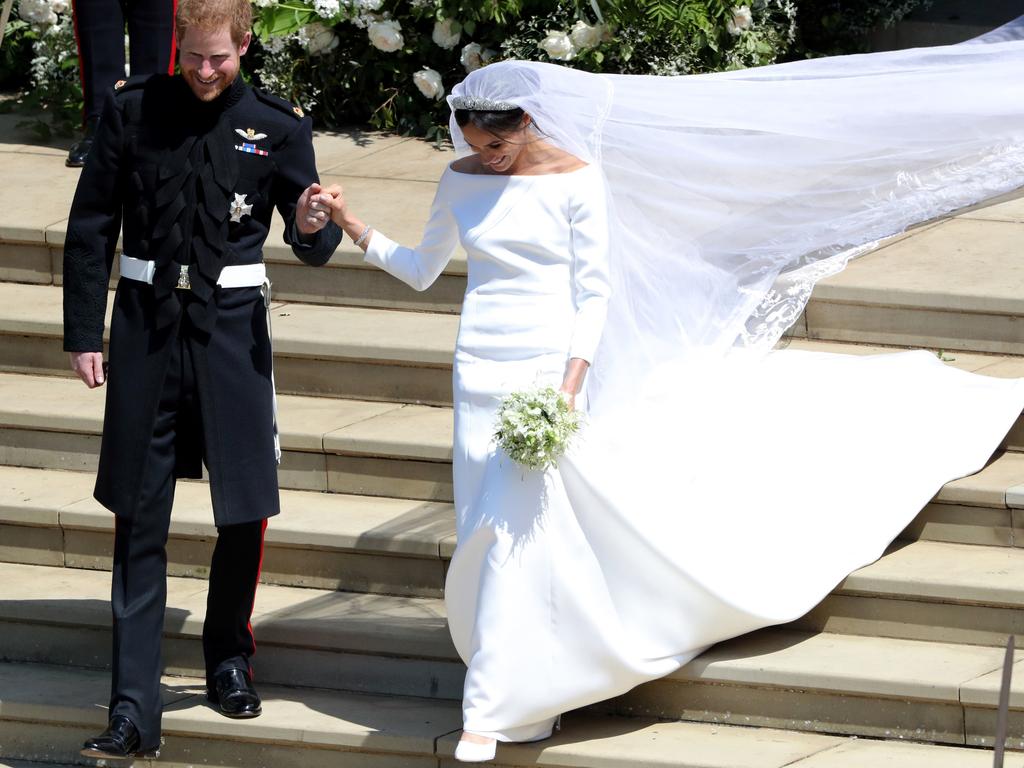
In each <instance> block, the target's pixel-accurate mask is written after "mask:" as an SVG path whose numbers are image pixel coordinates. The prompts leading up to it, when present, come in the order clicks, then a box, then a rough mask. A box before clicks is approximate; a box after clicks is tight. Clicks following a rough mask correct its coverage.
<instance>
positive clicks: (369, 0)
mask: <svg viewBox="0 0 1024 768" xmlns="http://www.w3.org/2000/svg"><path fill="white" fill-rule="evenodd" d="M351 2H352V8H353V10H355V11H356V12H357V13H372V12H373V11H379V10H380V7H381V6H382V5H384V0H351Z"/></svg>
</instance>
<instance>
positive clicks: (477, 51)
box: [459, 43, 484, 72]
mask: <svg viewBox="0 0 1024 768" xmlns="http://www.w3.org/2000/svg"><path fill="white" fill-rule="evenodd" d="M459 63H460V64H461V65H462V66H464V67H465V68H466V72H472V71H473V70H476V69H480V67H482V66H483V65H484V51H483V48H481V47H480V43H469V44H468V45H464V46H462V53H461V54H459Z"/></svg>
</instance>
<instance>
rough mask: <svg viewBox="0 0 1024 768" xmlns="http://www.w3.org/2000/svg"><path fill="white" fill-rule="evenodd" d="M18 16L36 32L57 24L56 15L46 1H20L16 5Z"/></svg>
mask: <svg viewBox="0 0 1024 768" xmlns="http://www.w3.org/2000/svg"><path fill="white" fill-rule="evenodd" d="M18 16H20V17H21V20H22V21H26V22H28V23H29V24H31V25H32V26H33V27H36V28H37V30H38V28H39V27H43V28H45V27H49V26H52V25H53V24H56V23H57V14H56V13H54V11H53V8H51V7H50V4H49V3H48V2H47V0H21V2H20V3H18Z"/></svg>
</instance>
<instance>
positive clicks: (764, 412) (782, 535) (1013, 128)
mask: <svg viewBox="0 0 1024 768" xmlns="http://www.w3.org/2000/svg"><path fill="white" fill-rule="evenodd" d="M1020 29H1021V27H1020V25H1017V26H1010V27H1008V28H1006V29H1005V30H1000V31H998V32H999V33H1000V35H1002V36H1001V37H1000V36H998V35H997V36H996V37H989V38H983V39H982V40H981V41H979V42H976V43H972V44H971V45H960V46H952V47H948V48H943V49H932V50H930V51H929V50H927V49H924V50H921V51H914V52H898V53H894V54H882V55H874V56H864V57H846V58H844V59H834V60H816V61H813V62H800V63H797V64H791V65H781V66H778V67H766V68H762V69H760V70H754V71H751V72H743V73H726V74H723V75H714V76H702V77H686V78H629V77H626V76H598V75H589V74H585V73H581V72H575V71H570V70H566V69H562V68H559V67H554V66H551V65H541V64H530V63H525V62H502V63H499V64H493V65H490V66H488V67H486V68H484V69H482V70H479V71H477V72H475V73H473V74H471V75H470V76H469V77H468V78H467V79H466V80H465V81H464V82H463V83H462V84H460V85H459V86H457V87H456V89H455V90H454V92H453V94H452V96H451V97H450V98H449V101H450V103H451V104H452V106H453V109H454V110H455V111H454V114H453V122H452V129H453V136H454V138H455V141H456V147H457V149H459V150H460V152H461V153H462V154H463V155H464V156H463V157H461V158H460V159H459V160H457V161H456V162H454V163H452V164H451V165H450V166H449V167H448V169H447V170H446V171H445V172H444V174H443V176H442V178H441V180H440V183H439V186H438V191H437V196H436V198H435V201H434V204H433V207H432V210H431V214H430V219H429V222H428V224H427V228H426V233H425V235H424V237H423V240H422V242H421V243H420V244H419V245H418V246H416V247H415V248H408V247H403V246H400V245H398V244H396V243H394V242H393V241H391V240H389V239H388V238H387V237H386V236H385V235H384V234H383V233H381V232H377V231H374V230H373V229H372V228H371V227H369V226H367V225H366V224H365V223H364V222H362V221H361V220H360V219H359V218H358V217H357V216H356V215H355V214H354V212H352V211H351V210H349V208H348V206H347V204H346V201H345V199H344V196H343V193H342V192H341V190H340V189H337V188H336V189H334V193H335V195H336V197H335V201H334V205H333V208H332V211H331V215H332V216H333V217H334V218H335V220H336V221H337V222H338V223H339V224H340V225H341V226H342V227H343V228H344V229H345V231H346V232H347V233H348V234H349V235H350V236H352V237H353V239H354V240H355V241H356V243H357V244H358V245H360V246H361V247H363V248H364V249H365V250H366V260H367V261H368V262H370V263H372V264H375V265H377V266H379V267H381V268H383V269H385V270H387V271H388V272H390V273H391V274H393V275H395V276H396V277H398V278H399V279H401V280H403V281H405V282H406V283H408V284H409V285H411V286H413V287H414V288H416V289H418V290H424V289H426V288H427V287H428V286H429V285H430V284H431V283H432V282H433V281H434V280H435V279H436V278H437V276H438V275H439V274H440V273H441V271H442V270H443V269H444V267H445V264H446V263H447V261H448V259H449V258H450V256H451V254H452V252H453V250H454V249H455V247H456V245H457V244H461V245H462V247H463V248H464V249H465V250H466V252H467V254H468V257H469V262H468V265H469V270H468V286H467V291H466V296H465V300H464V304H463V309H462V320H461V325H460V330H459V336H458V341H457V345H456V353H455V365H454V402H455V445H454V453H453V465H454V475H455V506H456V514H457V531H458V547H457V550H456V552H455V555H454V558H453V560H452V563H451V567H450V570H449V574H448V579H447V583H446V587H445V600H446V604H447V610H448V621H449V625H450V628H451V632H452V637H453V639H454V641H455V645H456V648H457V649H458V651H459V654H460V655H461V657H462V659H463V660H464V661H465V662H466V664H467V667H468V672H467V676H466V683H465V689H464V699H463V714H464V733H463V739H462V741H460V743H459V747H458V749H457V753H456V756H457V757H458V758H459V759H463V760H485V759H489V758H490V757H492V756H493V755H494V753H495V750H494V745H495V741H530V740H536V739H542V738H545V737H546V736H548V735H550V733H551V731H552V728H553V726H554V724H555V722H556V718H557V717H558V715H559V714H560V713H561V712H563V711H566V710H569V709H573V708H576V707H580V706H584V705H586V704H590V703H593V702H595V701H599V700H601V699H604V698H608V697H611V696H615V695H618V694H620V693H624V692H625V691H627V690H629V689H630V688H632V687H634V686H636V685H638V684H639V683H641V682H644V681H646V680H651V679H654V678H656V677H660V676H662V675H665V674H668V673H670V672H672V671H673V670H675V669H677V668H678V667H679V666H680V665H682V664H685V663H686V662H687V661H689V660H690V659H692V658H693V657H694V656H696V655H697V654H699V653H700V652H701V651H702V650H704V649H705V648H706V647H708V646H709V645H711V644H713V643H715V642H718V641H720V640H723V639H726V638H729V637H733V636H735V635H738V634H741V633H744V632H748V631H751V630H754V629H757V628H760V627H764V626H768V625H771V624H777V623H781V622H785V621H789V620H792V619H795V618H797V617H799V616H800V615H801V614H803V613H805V612H806V611H807V610H809V609H810V608H811V607H813V606H814V604H815V603H816V602H818V601H819V600H820V599H821V598H822V597H824V596H825V595H826V594H827V593H828V592H829V591H830V590H831V589H832V588H833V587H834V586H835V584H836V583H838V582H839V581H840V580H841V579H842V578H843V577H845V576H846V575H847V574H848V573H849V572H850V571H852V570H854V569H856V568H858V567H860V566H862V565H865V564H867V563H868V562H871V561H872V560H874V559H875V558H877V557H878V556H879V555H880V554H881V553H882V552H883V550H884V548H885V547H886V545H887V544H888V543H889V542H890V541H891V540H892V539H893V538H894V537H895V536H896V535H897V534H898V533H899V532H900V530H902V528H903V527H905V526H906V524H907V523H908V522H909V521H910V520H912V519H913V517H914V516H915V515H916V513H917V512H918V511H919V510H920V509H921V508H922V507H923V506H924V504H926V503H927V501H928V500H929V499H930V498H931V496H932V495H934V493H935V492H936V491H937V490H938V489H939V488H940V487H941V486H942V484H943V483H945V482H947V481H948V480H950V479H952V478H955V477H958V476H962V475H965V474H969V473H971V472H974V471H977V470H978V469H980V468H981V467H982V466H983V465H984V464H985V462H986V461H987V460H988V458H989V457H990V455H991V454H992V452H993V450H995V449H996V448H997V447H998V445H999V443H1000V441H1001V439H1002V438H1003V436H1004V435H1005V433H1006V432H1007V431H1008V429H1009V428H1010V426H1012V424H1013V423H1014V420H1015V419H1016V418H1017V417H1018V415H1019V414H1020V412H1021V409H1022V407H1024V381H1015V380H1009V381H1007V380H996V379H989V378H985V377H981V376H975V375H972V374H967V373H963V372H961V371H958V370H955V369H952V368H949V367H947V366H945V365H943V364H942V363H941V362H940V361H939V360H938V359H937V358H936V356H935V355H934V354H932V353H928V352H923V351H922V352H908V353H899V354H888V355H878V356H870V357H854V356H845V355H831V354H821V353H810V352H799V351H792V350H784V351H778V352H772V351H770V350H771V347H772V346H773V345H774V343H775V341H777V339H778V337H779V335H780V334H781V333H782V331H784V330H785V328H786V327H788V325H789V324H791V323H792V322H793V321H794V319H795V318H796V316H797V315H799V312H800V311H801V310H802V308H803V306H804V304H805V303H806V301H807V298H808V296H809V294H810V290H811V288H812V287H813V285H814V282H815V281H816V280H818V279H820V278H821V277H824V276H826V275H828V274H832V273H834V272H836V271H838V270H839V269H842V267H843V266H844V265H845V264H846V262H847V260H848V259H849V258H851V256H853V255H856V253H857V252H858V249H862V248H863V247H865V246H869V245H870V244H871V242H872V241H874V240H877V239H878V238H880V237H883V236H885V235H889V234H893V233H895V232H898V231H900V230H902V229H903V228H905V227H906V226H908V225H909V224H912V223H915V222H917V221H922V220H925V219H927V218H930V217H934V216H936V215H939V214H941V213H943V212H945V211H949V210H953V209H955V208H958V207H962V206H964V205H967V204H970V203H973V202H976V201H978V200H981V199H984V198H985V197H989V196H992V195H995V194H998V193H1000V192H1003V191H1006V190H1009V189H1013V188H1016V187H1018V186H1020V185H1021V184H1024V171H1022V168H1024V164H1022V160H1024V128H1022V127H1021V126H1022V120H1021V117H1022V116H1021V114H1020V113H1021V111H1022V109H1024V107H1022V105H1024V92H1022V86H1021V85H1020V82H1019V79H1018V78H1017V77H1016V74H1015V73H1016V72H1019V71H1020V66H1021V64H1022V63H1024V50H1022V47H1021V43H1020V42H1018V38H1019V37H1020ZM1007 30H1008V31H1007ZM740 97H742V104H739V103H737V102H738V101H740ZM807 105H814V107H815V111H814V112H813V113H808V112H807V111H806V107H807ZM868 105H870V108H871V114H866V113H865V107H866V106H868ZM908 179H909V181H908ZM591 364H592V367H591ZM547 383H551V384H554V385H556V386H558V387H560V388H561V390H562V391H563V392H565V393H566V396H568V397H570V398H577V397H578V398H579V399H578V402H577V406H578V407H581V408H587V409H588V410H589V412H590V414H589V417H588V422H587V424H586V425H585V427H584V431H583V433H582V434H581V436H580V438H579V439H578V440H577V442H576V444H575V445H574V446H573V448H572V449H571V450H570V452H569V453H568V454H567V455H566V456H565V457H563V459H562V460H561V461H560V463H559V466H558V468H557V469H552V470H549V471H546V472H543V473H541V472H533V471H528V470H525V469H523V468H522V467H520V466H518V465H516V464H515V463H514V462H513V461H512V460H511V459H509V458H508V457H507V456H505V455H504V454H503V453H502V452H501V451H500V450H498V449H496V447H495V446H494V444H493V441H492V434H493V432H494V416H495V411H496V408H497V405H498V402H499V400H500V398H501V397H502V396H503V395H505V394H508V393H509V392H512V391H515V390H521V389H526V388H530V387H532V386H534V385H537V384H547Z"/></svg>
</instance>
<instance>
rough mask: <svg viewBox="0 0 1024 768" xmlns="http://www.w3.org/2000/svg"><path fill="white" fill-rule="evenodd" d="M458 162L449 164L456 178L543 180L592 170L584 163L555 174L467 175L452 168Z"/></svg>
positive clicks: (454, 161) (449, 168)
mask: <svg viewBox="0 0 1024 768" xmlns="http://www.w3.org/2000/svg"><path fill="white" fill-rule="evenodd" d="M457 162H458V160H453V161H452V162H450V163H448V170H449V171H450V172H451V173H454V174H455V175H456V176H480V177H482V178H485V179H486V178H491V179H542V178H545V177H547V176H571V175H572V174H574V173H579V172H580V171H585V170H586V169H588V168H590V164H589V163H584V164H583V165H581V166H580V167H579V168H573V169H572V170H571V171H556V172H555V173H466V172H465V171H456V170H455V169H454V168H453V167H452V166H453V165H454V164H455V163H457Z"/></svg>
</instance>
